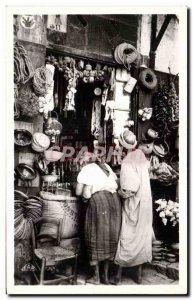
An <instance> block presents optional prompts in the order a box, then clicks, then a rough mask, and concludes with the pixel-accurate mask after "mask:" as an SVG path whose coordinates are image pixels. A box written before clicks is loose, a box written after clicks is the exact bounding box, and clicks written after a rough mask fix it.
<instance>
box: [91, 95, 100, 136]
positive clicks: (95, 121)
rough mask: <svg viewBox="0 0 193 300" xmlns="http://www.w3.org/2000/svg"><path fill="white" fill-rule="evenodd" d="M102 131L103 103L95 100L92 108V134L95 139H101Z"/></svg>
mask: <svg viewBox="0 0 193 300" xmlns="http://www.w3.org/2000/svg"><path fill="white" fill-rule="evenodd" d="M101 130H102V127H101V101H100V100H94V101H93V106H92V118H91V134H92V135H94V137H95V139H98V138H99V135H100V134H101Z"/></svg>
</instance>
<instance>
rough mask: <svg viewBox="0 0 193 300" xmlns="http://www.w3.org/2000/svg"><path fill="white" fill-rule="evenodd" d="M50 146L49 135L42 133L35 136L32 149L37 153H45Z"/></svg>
mask: <svg viewBox="0 0 193 300" xmlns="http://www.w3.org/2000/svg"><path fill="white" fill-rule="evenodd" d="M49 146H50V139H49V137H48V136H47V135H45V134H44V133H41V132H36V133H34V134H33V139H32V149H33V150H34V151H36V152H44V151H45V150H46V149H48V148H49Z"/></svg>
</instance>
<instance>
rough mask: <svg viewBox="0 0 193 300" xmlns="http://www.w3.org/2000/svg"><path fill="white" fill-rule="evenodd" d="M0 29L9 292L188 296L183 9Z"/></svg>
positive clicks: (29, 12) (15, 9) (49, 16)
mask: <svg viewBox="0 0 193 300" xmlns="http://www.w3.org/2000/svg"><path fill="white" fill-rule="evenodd" d="M57 13H60V14H57ZM7 24H8V28H7V31H8V33H9V34H8V37H7V39H8V43H7V45H8V46H7V50H8V51H9V54H8V55H9V60H8V72H7V81H8V83H7V105H8V106H7V107H8V113H9V116H10V117H9V118H8V119H7V123H8V126H7V136H8V137H10V139H9V141H8V148H7V149H8V155H9V158H10V159H9V162H8V165H7V178H8V181H7V189H8V192H7V200H6V201H7V210H6V214H7V232H8V233H9V234H8V235H7V250H6V251H7V293H8V294H10V295H12V294H27V295H30V294H47V295H48V294H61V295H69V294H71V295H77V294H78V295H88V294H89V295H111V294H114V295H130V294H133V295H140V294H143V295H151V294H159V295H163V294H168V295H174V294H181V295H185V294H187V284H188V278H187V276H188V274H187V259H188V257H187V225H188V223H187V222H188V219H187V206H188V204H187V57H186V55H187V8H186V7H183V6H182V7H172V6H171V7H168V8H167V7H165V8H163V7H160V8H159V7H157V8H156V7H151V8H144V9H143V8H142V7H140V6H139V7H133V8H132V9H129V6H128V7H127V9H125V10H124V9H123V8H122V9H121V8H120V11H119V10H118V11H116V9H109V10H106V9H102V7H101V9H97V8H96V10H95V9H85V8H83V7H82V8H81V9H78V8H76V9H75V8H74V9H69V8H68V9H67V8H65V6H63V7H57V6H55V7H54V6H53V7H46V6H44V7H38V6H29V7H27V6H26V7H22V6H21V7H19V6H10V7H9V6H8V7H7ZM13 148H14V150H13ZM12 150H13V151H12ZM11 151H12V152H11ZM8 184H9V186H8Z"/></svg>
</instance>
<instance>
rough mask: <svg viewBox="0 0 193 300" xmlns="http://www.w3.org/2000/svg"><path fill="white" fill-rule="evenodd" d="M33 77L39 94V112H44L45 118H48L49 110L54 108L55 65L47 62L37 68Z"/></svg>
mask: <svg viewBox="0 0 193 300" xmlns="http://www.w3.org/2000/svg"><path fill="white" fill-rule="evenodd" d="M36 71H37V73H35V75H34V78H33V85H34V83H35V85H34V89H35V91H36V94H37V95H38V96H39V99H38V103H39V112H40V113H43V115H44V118H46V119H47V118H48V114H49V111H52V110H53V109H54V98H53V91H54V71H55V67H54V66H53V65H51V64H46V66H42V67H41V68H38V69H36Z"/></svg>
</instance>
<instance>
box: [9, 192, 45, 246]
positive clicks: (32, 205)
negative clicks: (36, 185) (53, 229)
mask: <svg viewBox="0 0 193 300" xmlns="http://www.w3.org/2000/svg"><path fill="white" fill-rule="evenodd" d="M14 213H15V215H14V236H15V238H16V239H19V240H24V239H28V238H30V237H31V233H32V222H33V221H35V220H36V219H38V218H40V217H41V216H42V200H41V198H39V197H36V196H29V197H28V196H27V195H26V194H24V193H22V192H21V191H14Z"/></svg>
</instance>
